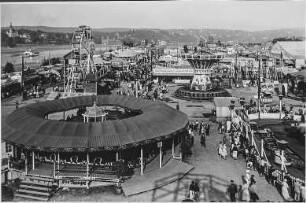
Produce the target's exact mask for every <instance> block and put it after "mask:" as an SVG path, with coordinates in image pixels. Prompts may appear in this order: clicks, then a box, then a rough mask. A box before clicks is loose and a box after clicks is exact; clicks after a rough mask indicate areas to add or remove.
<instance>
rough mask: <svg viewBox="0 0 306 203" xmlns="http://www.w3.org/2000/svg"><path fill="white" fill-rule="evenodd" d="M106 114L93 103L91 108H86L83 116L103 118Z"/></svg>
mask: <svg viewBox="0 0 306 203" xmlns="http://www.w3.org/2000/svg"><path fill="white" fill-rule="evenodd" d="M106 114H107V113H106V112H105V111H104V110H103V108H102V107H98V106H97V104H96V102H94V104H93V106H92V107H86V112H85V113H84V114H83V115H84V116H87V117H101V116H105V115H106Z"/></svg>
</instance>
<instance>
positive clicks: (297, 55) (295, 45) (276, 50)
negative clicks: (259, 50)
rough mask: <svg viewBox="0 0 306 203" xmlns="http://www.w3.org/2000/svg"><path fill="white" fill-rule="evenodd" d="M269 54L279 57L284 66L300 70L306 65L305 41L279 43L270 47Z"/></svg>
mask: <svg viewBox="0 0 306 203" xmlns="http://www.w3.org/2000/svg"><path fill="white" fill-rule="evenodd" d="M270 52H271V54H274V55H279V57H282V58H283V61H284V62H285V64H288V65H290V64H292V66H293V67H295V68H300V67H302V66H303V65H305V64H306V61H305V60H306V59H305V41H279V42H277V43H276V44H274V45H273V46H272V47H271V51H270Z"/></svg>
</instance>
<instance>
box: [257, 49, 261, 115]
mask: <svg viewBox="0 0 306 203" xmlns="http://www.w3.org/2000/svg"><path fill="white" fill-rule="evenodd" d="M257 60H258V76H257V80H258V82H257V84H258V90H257V92H258V102H257V103H258V120H260V102H261V101H260V99H261V98H260V95H261V85H260V84H261V81H260V68H261V67H260V66H261V63H260V60H259V56H258V52H257Z"/></svg>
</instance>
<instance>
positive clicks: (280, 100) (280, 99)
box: [278, 95, 284, 119]
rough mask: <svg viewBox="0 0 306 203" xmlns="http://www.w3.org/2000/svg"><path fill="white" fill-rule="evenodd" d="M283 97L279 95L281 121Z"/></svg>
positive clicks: (280, 116)
mask: <svg viewBox="0 0 306 203" xmlns="http://www.w3.org/2000/svg"><path fill="white" fill-rule="evenodd" d="M283 97H284V96H283V95H278V98H279V119H282V99H283Z"/></svg>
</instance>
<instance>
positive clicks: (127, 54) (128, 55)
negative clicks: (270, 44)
mask: <svg viewBox="0 0 306 203" xmlns="http://www.w3.org/2000/svg"><path fill="white" fill-rule="evenodd" d="M136 55H137V53H135V52H134V51H132V50H127V51H124V52H121V53H119V54H118V57H119V58H132V57H135V56H136Z"/></svg>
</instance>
